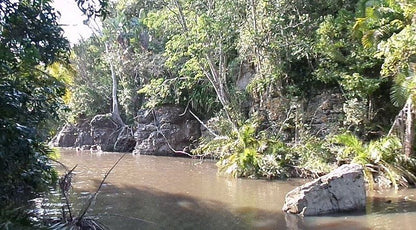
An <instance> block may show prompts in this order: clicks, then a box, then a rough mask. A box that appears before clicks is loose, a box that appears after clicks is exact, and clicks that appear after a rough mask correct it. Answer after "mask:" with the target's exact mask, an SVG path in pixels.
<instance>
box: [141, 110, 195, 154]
mask: <svg viewBox="0 0 416 230" xmlns="http://www.w3.org/2000/svg"><path fill="white" fill-rule="evenodd" d="M184 111H185V109H184V108H182V107H179V106H174V105H167V106H162V107H159V108H156V109H154V110H153V111H149V110H147V111H140V112H139V113H138V116H137V118H136V121H137V123H138V124H137V129H136V131H135V133H134V138H135V140H136V143H137V144H136V147H135V148H134V151H133V153H134V154H144V155H165V156H166V155H176V154H175V152H174V151H173V150H172V149H174V150H177V151H183V150H184V149H185V148H189V146H190V145H191V144H192V143H193V142H194V141H195V140H197V139H198V138H199V137H200V136H201V129H200V124H199V122H198V121H197V120H195V119H194V118H193V117H192V116H191V115H190V114H189V112H186V113H184ZM149 117H151V118H152V120H151V122H149Z"/></svg>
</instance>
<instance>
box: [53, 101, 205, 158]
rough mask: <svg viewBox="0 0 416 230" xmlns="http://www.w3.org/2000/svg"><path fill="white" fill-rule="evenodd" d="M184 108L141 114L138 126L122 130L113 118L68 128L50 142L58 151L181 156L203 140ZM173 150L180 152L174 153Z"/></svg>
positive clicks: (99, 117)
mask: <svg viewBox="0 0 416 230" xmlns="http://www.w3.org/2000/svg"><path fill="white" fill-rule="evenodd" d="M184 110H185V109H184V108H182V107H179V106H174V105H167V106H161V107H159V108H156V109H153V110H140V111H139V113H138V116H137V117H136V123H137V126H136V127H135V129H134V130H133V129H132V128H131V127H128V126H124V127H119V126H118V125H117V124H116V123H115V122H114V121H113V120H112V119H111V114H100V115H96V116H95V117H94V118H93V119H92V120H91V121H90V120H82V121H79V122H78V124H76V125H73V124H67V125H65V126H64V128H63V129H62V130H61V131H60V132H59V133H58V135H56V136H55V138H54V139H53V140H52V141H51V143H50V144H51V145H52V146H55V147H79V148H80V149H84V150H89V149H100V150H102V151H116V152H131V151H133V150H134V153H135V154H144V155H165V156H166V155H174V156H177V155H181V154H182V153H181V152H189V150H190V148H192V143H193V142H195V141H196V140H197V139H198V138H199V137H200V136H201V128H200V124H199V122H198V121H197V120H195V118H194V117H193V116H192V115H191V114H190V113H189V112H186V113H184ZM173 149H174V150H176V151H177V152H176V153H175V152H174V151H173Z"/></svg>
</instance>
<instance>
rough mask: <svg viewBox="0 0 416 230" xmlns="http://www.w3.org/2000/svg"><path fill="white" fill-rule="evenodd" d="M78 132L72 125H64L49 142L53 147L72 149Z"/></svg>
mask: <svg viewBox="0 0 416 230" xmlns="http://www.w3.org/2000/svg"><path fill="white" fill-rule="evenodd" d="M77 133H78V130H77V128H76V127H75V125H73V124H66V125H65V126H64V127H63V128H62V129H61V131H59V133H58V134H57V135H56V136H55V137H54V139H53V140H52V141H51V143H50V144H51V145H52V146H54V147H74V146H75V141H76V139H77Z"/></svg>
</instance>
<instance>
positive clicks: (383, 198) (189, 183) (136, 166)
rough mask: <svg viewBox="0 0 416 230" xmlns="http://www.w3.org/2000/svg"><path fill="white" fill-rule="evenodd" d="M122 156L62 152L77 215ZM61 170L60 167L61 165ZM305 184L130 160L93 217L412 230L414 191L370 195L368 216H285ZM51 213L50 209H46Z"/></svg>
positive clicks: (185, 163)
mask: <svg viewBox="0 0 416 230" xmlns="http://www.w3.org/2000/svg"><path fill="white" fill-rule="evenodd" d="M120 156H121V154H120V153H101V154H98V153H90V152H89V151H84V152H76V151H72V150H61V157H60V159H59V160H60V161H61V162H62V163H64V164H65V165H67V166H68V167H70V168H72V167H73V166H74V165H76V164H77V165H78V166H77V168H76V170H75V173H76V175H75V176H74V178H73V192H72V194H71V200H72V202H73V205H74V207H73V209H74V210H78V211H79V210H80V209H81V207H82V205H83V204H85V201H86V199H87V197H88V196H89V195H90V194H91V193H93V192H94V191H95V190H96V188H97V187H98V185H99V184H100V182H101V179H102V178H103V176H104V174H105V173H106V172H107V171H108V170H109V169H110V168H111V166H112V165H113V164H114V163H115V162H116V161H117V159H118V158H119V157H120ZM57 168H58V169H59V167H58V166H57ZM305 182H306V181H305V180H299V179H292V180H287V181H267V180H250V179H234V178H227V177H223V176H219V175H218V174H217V168H216V166H215V163H214V162H212V161H209V160H204V161H202V160H200V159H188V158H172V157H170V158H169V157H156V156H140V155H136V156H133V155H131V154H129V155H127V156H126V157H125V158H124V159H123V160H122V161H121V162H120V163H119V164H118V165H117V167H116V168H115V169H114V170H113V171H112V173H111V174H110V175H109V176H108V178H107V180H106V183H105V184H104V186H103V188H102V190H101V191H100V193H99V195H98V197H97V199H96V201H95V203H94V204H93V205H92V208H91V209H90V210H89V212H88V215H90V216H95V217H97V218H98V219H99V221H100V222H101V223H103V224H104V225H106V226H107V227H109V228H110V229H114V230H116V229H413V227H414V226H416V196H415V195H416V190H415V189H406V190H400V191H397V192H395V191H384V192H373V193H371V194H368V195H369V197H368V199H367V208H366V211H365V212H360V213H349V214H344V215H334V216H325V217H304V218H300V217H297V216H294V215H287V214H285V213H283V212H282V211H281V208H282V206H283V203H284V197H285V194H286V193H287V192H288V191H290V190H291V189H293V188H294V187H296V186H298V185H300V184H302V183H305ZM49 206H50V205H49Z"/></svg>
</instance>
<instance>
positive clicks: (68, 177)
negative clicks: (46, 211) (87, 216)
mask: <svg viewBox="0 0 416 230" xmlns="http://www.w3.org/2000/svg"><path fill="white" fill-rule="evenodd" d="M61 165H64V164H62V163H61ZM77 166H78V165H75V166H74V167H73V168H72V169H71V170H69V171H67V172H66V173H65V175H63V176H62V177H61V179H60V180H59V188H60V189H61V192H62V195H63V196H64V198H65V204H66V208H67V209H68V213H69V221H72V220H73V218H72V210H71V205H70V203H69V199H68V192H69V189H70V188H71V186H72V175H73V173H72V172H73V171H74V170H75V168H76V167H77ZM65 168H66V167H65ZM62 219H63V220H66V215H65V209H64V207H62Z"/></svg>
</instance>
